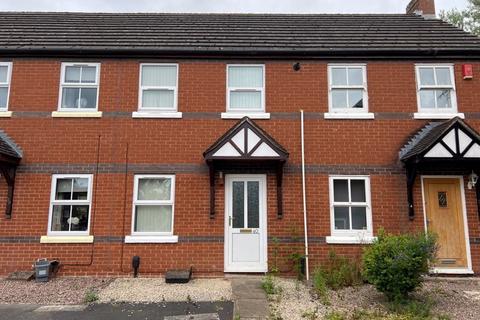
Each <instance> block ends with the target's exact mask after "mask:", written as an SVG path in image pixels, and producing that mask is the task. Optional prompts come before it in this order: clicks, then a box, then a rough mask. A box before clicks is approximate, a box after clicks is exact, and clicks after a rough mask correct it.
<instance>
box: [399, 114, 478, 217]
mask: <svg viewBox="0 0 480 320" xmlns="http://www.w3.org/2000/svg"><path fill="white" fill-rule="evenodd" d="M400 161H402V162H403V163H404V165H405V168H406V174H407V192H408V208H409V217H410V219H413V218H414V215H415V210H414V206H413V186H414V183H415V178H416V176H417V174H418V173H420V172H422V173H431V174H454V173H455V174H462V175H465V174H469V173H470V172H471V171H477V172H478V171H479V170H480V135H479V134H478V133H477V132H476V131H475V130H474V129H473V128H472V127H470V126H469V125H468V124H467V123H465V122H464V121H463V120H462V119H460V118H458V117H455V118H453V119H451V120H448V121H444V122H430V123H428V124H427V125H426V126H425V127H423V128H422V129H421V130H420V131H418V132H417V133H416V134H415V135H414V136H413V137H412V138H411V139H410V140H409V142H408V143H407V144H406V145H405V146H404V147H403V148H402V149H401V150H400ZM475 189H476V192H477V203H478V204H479V205H480V202H479V199H480V191H479V190H480V185H479V186H477V187H476V188H475ZM479 208H480V207H479Z"/></svg>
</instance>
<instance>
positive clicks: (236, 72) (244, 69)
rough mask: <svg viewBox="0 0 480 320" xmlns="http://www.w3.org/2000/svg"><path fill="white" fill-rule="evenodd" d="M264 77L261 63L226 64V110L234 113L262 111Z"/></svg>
mask: <svg viewBox="0 0 480 320" xmlns="http://www.w3.org/2000/svg"><path fill="white" fill-rule="evenodd" d="M264 78H265V73H264V66H263V65H229V66H227V111H228V112H236V113H250V112H264V111H265V79H264Z"/></svg>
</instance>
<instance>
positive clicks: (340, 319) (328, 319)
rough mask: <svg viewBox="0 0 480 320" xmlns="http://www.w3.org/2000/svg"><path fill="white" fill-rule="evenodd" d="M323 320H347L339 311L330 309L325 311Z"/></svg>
mask: <svg viewBox="0 0 480 320" xmlns="http://www.w3.org/2000/svg"><path fill="white" fill-rule="evenodd" d="M323 319H324V320H347V317H346V316H345V315H344V314H343V313H340V312H337V311H332V312H329V313H327V314H326V315H325V316H324V317H323Z"/></svg>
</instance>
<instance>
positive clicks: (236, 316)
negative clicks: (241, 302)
mask: <svg viewBox="0 0 480 320" xmlns="http://www.w3.org/2000/svg"><path fill="white" fill-rule="evenodd" d="M233 320H241V319H240V315H239V314H236V315H235V317H233Z"/></svg>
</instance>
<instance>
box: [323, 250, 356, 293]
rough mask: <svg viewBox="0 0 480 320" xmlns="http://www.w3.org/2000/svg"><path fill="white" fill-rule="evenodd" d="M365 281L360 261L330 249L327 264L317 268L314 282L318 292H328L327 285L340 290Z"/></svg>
mask: <svg viewBox="0 0 480 320" xmlns="http://www.w3.org/2000/svg"><path fill="white" fill-rule="evenodd" d="M362 282H363V280H362V274H361V269H360V265H359V263H357V262H355V261H352V260H350V259H349V258H347V257H342V256H338V255H337V254H336V253H335V251H333V250H332V251H330V252H329V254H328V261H327V263H326V264H325V265H323V266H321V267H319V268H317V269H315V271H314V274H313V284H314V287H315V290H316V291H317V293H318V294H322V293H324V292H326V287H328V288H331V289H333V290H338V289H340V288H344V287H350V286H355V285H359V284H361V283H362Z"/></svg>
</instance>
